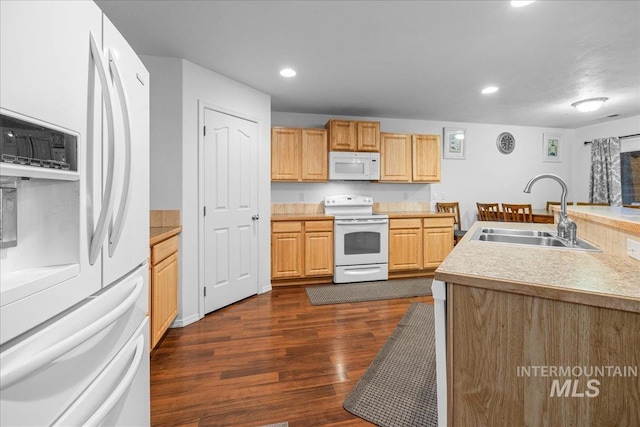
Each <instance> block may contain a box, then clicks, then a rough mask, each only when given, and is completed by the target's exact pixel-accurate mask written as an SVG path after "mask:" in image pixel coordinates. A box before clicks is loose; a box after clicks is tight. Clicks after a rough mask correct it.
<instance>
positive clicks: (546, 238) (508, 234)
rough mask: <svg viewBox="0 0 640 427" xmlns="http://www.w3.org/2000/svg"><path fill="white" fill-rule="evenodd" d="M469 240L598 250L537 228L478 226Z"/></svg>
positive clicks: (598, 250) (583, 242) (589, 244)
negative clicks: (519, 228)
mask: <svg viewBox="0 0 640 427" xmlns="http://www.w3.org/2000/svg"><path fill="white" fill-rule="evenodd" d="M471 240H477V241H480V242H494V243H507V244H514V245H529V246H543V247H553V248H557V249H569V250H578V251H590V252H600V249H598V248H597V247H595V246H593V245H592V244H591V243H589V242H587V241H585V240H582V239H578V241H577V243H576V244H575V245H572V244H571V243H569V242H568V241H567V240H565V239H561V238H559V237H557V236H556V235H555V234H554V233H550V232H548V231H539V230H509V229H501V228H479V229H478V230H477V231H476V232H475V233H474V235H473V236H472V237H471Z"/></svg>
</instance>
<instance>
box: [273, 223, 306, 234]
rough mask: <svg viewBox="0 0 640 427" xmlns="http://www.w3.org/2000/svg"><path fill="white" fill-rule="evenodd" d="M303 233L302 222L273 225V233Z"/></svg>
mask: <svg viewBox="0 0 640 427" xmlns="http://www.w3.org/2000/svg"><path fill="white" fill-rule="evenodd" d="M296 231H302V222H300V221H278V222H272V223H271V232H272V233H293V232H296Z"/></svg>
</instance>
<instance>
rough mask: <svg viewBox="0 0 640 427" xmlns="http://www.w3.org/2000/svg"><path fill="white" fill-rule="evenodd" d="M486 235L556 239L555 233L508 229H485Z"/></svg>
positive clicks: (483, 230)
mask: <svg viewBox="0 0 640 427" xmlns="http://www.w3.org/2000/svg"><path fill="white" fill-rule="evenodd" d="M482 232H483V233H486V234H500V235H502V234H507V235H509V236H533V237H556V234H555V233H550V232H548V231H539V230H509V229H508V228H483V229H482Z"/></svg>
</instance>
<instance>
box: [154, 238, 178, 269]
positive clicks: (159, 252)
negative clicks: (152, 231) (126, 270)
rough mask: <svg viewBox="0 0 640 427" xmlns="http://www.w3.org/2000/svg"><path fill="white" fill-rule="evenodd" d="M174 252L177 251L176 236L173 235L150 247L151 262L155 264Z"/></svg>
mask: <svg viewBox="0 0 640 427" xmlns="http://www.w3.org/2000/svg"><path fill="white" fill-rule="evenodd" d="M175 252H178V236H173V237H172V238H170V239H167V240H165V241H164V242H160V243H158V244H156V245H153V246H152V247H151V264H157V263H159V262H160V261H162V260H163V259H165V258H166V257H168V256H169V255H171V254H173V253H175Z"/></svg>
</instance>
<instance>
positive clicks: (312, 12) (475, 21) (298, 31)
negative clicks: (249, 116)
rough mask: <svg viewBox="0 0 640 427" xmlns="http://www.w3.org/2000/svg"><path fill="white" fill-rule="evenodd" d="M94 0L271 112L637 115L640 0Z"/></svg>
mask: <svg viewBox="0 0 640 427" xmlns="http://www.w3.org/2000/svg"><path fill="white" fill-rule="evenodd" d="M97 3H98V5H99V6H100V7H101V8H102V9H103V10H104V12H105V13H106V14H107V16H108V17H109V18H110V19H111V20H112V21H113V22H114V24H115V25H116V26H117V27H118V28H119V29H120V31H121V32H122V33H123V35H124V36H125V37H126V38H127V39H128V40H129V42H130V43H131V45H132V46H133V48H134V49H135V50H136V52H138V53H139V54H146V55H156V56H168V57H179V58H184V59H187V60H188V61H191V62H193V63H196V64H198V65H201V66H203V67H206V68H208V69H210V70H213V71H215V72H217V73H220V74H222V75H225V76H227V77H230V78H231V79H233V80H236V81H239V82H241V83H244V84H246V85H248V86H251V87H254V88H256V89H258V90H259V91H261V92H264V93H267V94H269V95H271V97H272V98H271V99H272V110H273V111H279V112H298V113H316V114H329V115H347V116H365V117H387V118H404V119H417V120H437V121H457V122H473V123H492V124H511V125H524V126H541V127H559V128H578V127H583V126H588V125H592V124H596V123H600V122H603V121H608V120H615V119H617V118H618V117H617V118H614V119H612V118H606V117H605V116H608V115H611V114H620V117H619V118H624V117H630V116H635V115H640V1H537V2H535V3H533V4H532V5H530V6H527V7H524V8H514V7H512V6H511V5H510V2H508V1H202V0H201V1H166V0H165V1H148V0H145V1H112V0H98V1H97ZM285 66H290V67H292V68H294V69H295V70H296V71H297V72H298V75H297V76H296V77H294V78H292V79H286V78H284V77H281V76H280V75H279V74H278V72H279V70H280V69H281V68H283V67H285ZM152 78H153V76H152ZM488 85H495V86H499V87H500V90H499V91H498V92H497V93H495V94H492V95H482V94H480V90H481V89H482V88H484V87H485V86H488ZM603 96H604V97H608V98H609V101H607V102H606V103H605V105H604V107H603V108H601V109H600V110H598V111H596V112H592V113H580V112H578V111H576V110H575V109H574V108H572V107H571V103H573V102H575V101H578V100H580V99H585V98H592V97H603Z"/></svg>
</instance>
